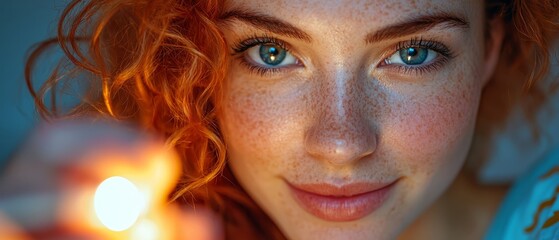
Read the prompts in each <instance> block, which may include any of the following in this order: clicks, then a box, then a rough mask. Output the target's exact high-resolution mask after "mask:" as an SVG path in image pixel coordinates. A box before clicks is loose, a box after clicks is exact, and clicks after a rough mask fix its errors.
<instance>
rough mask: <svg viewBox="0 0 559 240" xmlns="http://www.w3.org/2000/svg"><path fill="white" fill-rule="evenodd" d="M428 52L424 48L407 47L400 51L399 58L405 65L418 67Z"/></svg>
mask: <svg viewBox="0 0 559 240" xmlns="http://www.w3.org/2000/svg"><path fill="white" fill-rule="evenodd" d="M428 52H429V50H428V49H426V48H419V47H409V48H404V49H401V50H400V58H402V61H403V62H404V63H405V64H407V65H419V64H422V63H423V62H425V60H426V59H427V56H428Z"/></svg>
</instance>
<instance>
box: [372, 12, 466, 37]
mask: <svg viewBox="0 0 559 240" xmlns="http://www.w3.org/2000/svg"><path fill="white" fill-rule="evenodd" d="M441 24H442V25H444V26H445V27H447V28H455V27H458V28H463V29H468V28H470V24H469V23H468V21H466V20H465V19H464V18H462V17H458V16H456V15H452V14H449V13H438V14H434V15H423V16H419V17H416V18H413V19H411V20H407V21H405V22H402V23H397V24H394V25H391V26H388V27H385V28H382V29H380V30H377V31H376V32H374V33H369V34H367V36H366V37H365V42H366V43H374V42H380V41H384V40H388V39H393V38H398V37H403V36H408V35H413V34H416V33H419V32H424V31H427V30H429V29H432V28H434V27H436V26H439V25H441Z"/></svg>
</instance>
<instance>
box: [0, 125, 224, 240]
mask: <svg viewBox="0 0 559 240" xmlns="http://www.w3.org/2000/svg"><path fill="white" fill-rule="evenodd" d="M11 161H12V162H11V163H10V165H9V166H8V168H7V169H5V171H4V172H3V174H2V175H0V214H1V215H0V224H1V225H0V236H6V235H5V234H11V235H10V236H12V235H13V236H14V238H15V237H17V238H16V239H27V238H28V237H29V238H32V239H36V238H39V239H45V238H46V239H53V238H56V239H60V238H71V239H73V238H76V237H77V238H87V239H91V238H95V239H97V238H98V239H194V238H192V237H189V236H188V235H189V234H190V235H192V234H194V232H200V233H196V234H194V235H192V236H197V238H196V239H216V238H218V237H217V236H218V235H219V234H217V233H218V232H219V231H217V229H218V228H216V227H215V226H214V225H215V223H213V222H212V221H211V220H208V219H210V218H209V217H205V216H204V215H203V214H204V213H200V214H197V213H189V214H186V213H185V211H184V210H180V209H179V207H178V206H175V205H172V204H169V203H168V199H167V196H168V194H169V193H170V192H171V191H172V189H173V188H174V185H175V184H176V182H177V181H178V178H179V174H180V169H181V166H180V161H179V158H178V155H177V154H176V153H175V152H174V151H173V150H172V149H170V148H168V147H166V146H165V145H164V143H163V141H161V140H160V139H157V138H155V137H153V136H151V135H150V134H146V133H142V132H140V131H138V130H136V129H133V128H130V127H127V126H122V125H115V124H112V123H107V122H93V123H92V122H90V121H84V122H79V121H70V122H68V121H66V122H58V123H55V124H52V125H50V124H49V125H44V126H42V127H41V128H39V129H38V131H37V132H36V133H35V134H34V135H33V136H32V137H31V138H30V140H29V142H28V144H26V145H25V147H24V148H22V149H21V151H20V153H19V154H17V155H16V156H15V158H14V159H12V160H11ZM193 219H194V220H193ZM196 219H201V220H196ZM186 222H199V223H200V224H198V226H197V227H196V228H191V227H189V226H188V225H185V223H186ZM183 228H184V229H185V230H183ZM186 229H188V232H187V230H186ZM23 232H25V235H23V234H22V233H23ZM200 234H201V235H200Z"/></svg>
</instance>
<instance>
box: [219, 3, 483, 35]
mask: <svg viewBox="0 0 559 240" xmlns="http://www.w3.org/2000/svg"><path fill="white" fill-rule="evenodd" d="M481 4H483V2H482V0H356V1H351V0H345V1H344V0H269V1H261V0H229V1H228V3H227V7H226V10H231V9H246V10H254V11H258V12H260V13H265V14H267V15H271V16H275V17H277V18H281V19H286V20H289V22H292V23H296V25H301V26H304V25H311V24H316V23H322V24H325V25H328V26H330V27H333V26H336V25H340V23H352V24H363V25H371V24H380V25H382V24H389V23H394V22H398V21H402V20H406V19H409V18H414V17H417V16H421V15H425V14H432V13H441V12H442V13H452V14H459V15H461V16H464V17H465V18H471V17H472V16H479V17H481V16H483V14H482V13H480V12H479V11H480V9H481V8H480V7H479V6H480V5H481ZM371 27H373V26H369V28H371Z"/></svg>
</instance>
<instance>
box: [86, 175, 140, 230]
mask: <svg viewBox="0 0 559 240" xmlns="http://www.w3.org/2000/svg"><path fill="white" fill-rule="evenodd" d="M144 198H145V196H144V195H143V194H141V193H140V191H139V190H138V188H137V187H136V185H134V184H133V183H132V182H130V181H129V180H128V179H126V178H124V177H120V176H114V177H110V178H107V179H105V180H104V181H103V182H102V183H101V184H99V186H98V187H97V190H96V191H95V197H94V200H93V204H94V207H95V213H96V215H97V218H99V220H100V221H101V223H103V225H105V227H107V228H108V229H110V230H113V231H117V232H118V231H124V230H126V229H128V228H130V227H131V226H132V225H133V224H134V223H135V222H136V220H137V219H138V217H139V215H140V213H142V212H143V210H144V209H143V208H144V207H145V201H146V200H145V199H144Z"/></svg>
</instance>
